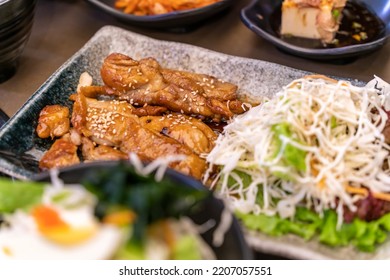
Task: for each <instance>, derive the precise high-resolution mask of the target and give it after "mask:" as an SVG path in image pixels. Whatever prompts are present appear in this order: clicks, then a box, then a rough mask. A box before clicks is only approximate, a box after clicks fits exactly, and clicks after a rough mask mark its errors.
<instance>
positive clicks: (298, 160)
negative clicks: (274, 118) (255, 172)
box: [272, 123, 306, 172]
mask: <svg viewBox="0 0 390 280" xmlns="http://www.w3.org/2000/svg"><path fill="white" fill-rule="evenodd" d="M272 131H273V132H274V134H275V143H276V147H277V149H276V153H275V155H276V154H278V153H279V151H280V149H281V147H282V141H281V140H280V136H285V137H288V138H290V139H291V140H293V141H295V142H299V141H298V140H297V139H294V137H293V135H292V133H291V131H290V129H289V125H288V124H287V123H280V124H275V125H273V126H272ZM305 158H306V152H305V151H303V150H300V149H298V148H296V147H295V146H292V145H290V144H287V145H286V147H285V149H284V153H283V160H284V161H285V163H286V165H289V166H292V167H294V168H295V169H296V170H298V171H302V172H305V171H306V162H305Z"/></svg>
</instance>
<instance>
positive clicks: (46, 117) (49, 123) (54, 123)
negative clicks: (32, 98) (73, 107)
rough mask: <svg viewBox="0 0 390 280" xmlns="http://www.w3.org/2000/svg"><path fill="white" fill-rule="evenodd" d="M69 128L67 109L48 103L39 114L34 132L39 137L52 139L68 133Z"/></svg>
mask: <svg viewBox="0 0 390 280" xmlns="http://www.w3.org/2000/svg"><path fill="white" fill-rule="evenodd" d="M69 128H70V122H69V109H68V108H67V107H65V106H61V105H48V106H45V107H44V108H43V109H42V111H41V112H40V114H39V119H38V126H37V128H36V132H37V134H38V136H39V137H40V138H48V137H51V138H52V139H53V138H55V137H61V136H63V135H64V134H66V133H68V132H69Z"/></svg>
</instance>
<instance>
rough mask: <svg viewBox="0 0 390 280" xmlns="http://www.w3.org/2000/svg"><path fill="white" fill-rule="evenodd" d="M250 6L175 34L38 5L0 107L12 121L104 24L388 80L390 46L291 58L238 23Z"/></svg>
mask: <svg viewBox="0 0 390 280" xmlns="http://www.w3.org/2000/svg"><path fill="white" fill-rule="evenodd" d="M249 2H250V1H249V0H240V1H238V0H237V1H236V3H235V4H234V5H233V7H232V8H231V9H229V10H228V11H226V12H225V13H223V14H221V15H218V16H217V17H215V18H213V19H211V20H209V21H207V22H205V23H203V24H202V25H200V26H198V27H197V28H196V29H194V30H191V31H188V32H184V33H174V32H167V31H161V30H151V29H146V28H141V27H136V26H130V25H127V24H124V23H122V22H119V21H117V20H116V19H115V18H113V17H111V16H110V15H107V14H105V13H103V12H102V11H100V10H97V9H96V8H95V7H93V6H91V5H90V4H88V3H87V2H85V1H82V0H38V5H37V10H36V16H35V22H34V26H33V30H32V34H31V37H30V39H29V41H28V44H27V46H26V49H25V51H24V53H23V56H22V58H21V62H20V68H19V69H18V72H17V73H16V75H15V76H13V77H12V78H11V79H10V80H8V81H6V82H5V83H2V84H0V108H2V109H3V110H4V111H5V112H6V113H7V114H8V115H10V116H12V115H13V114H14V113H15V112H16V111H17V110H18V109H19V108H20V107H21V106H22V105H23V103H24V102H25V101H26V100H27V99H28V98H29V96H31V94H33V93H34V92H35V91H36V90H37V89H38V88H39V86H40V85H41V84H42V83H43V82H44V81H45V80H46V79H47V78H48V77H49V76H50V75H51V74H52V73H53V72H54V71H55V70H56V69H58V68H59V67H60V66H61V65H62V64H63V63H64V62H65V61H66V60H67V59H68V58H70V57H71V56H72V55H73V54H74V53H75V52H76V51H77V50H78V49H80V48H81V47H82V46H83V45H84V44H85V43H86V42H87V41H88V40H89V39H90V38H91V37H92V36H93V35H94V34H95V32H96V31H98V30H99V29H100V28H101V27H102V26H105V25H116V26H120V27H123V28H126V29H128V30H131V31H133V32H137V33H141V34H144V35H147V36H149V37H152V38H156V39H162V40H169V41H176V42H183V43H188V44H192V45H196V46H201V47H204V48H208V49H212V50H215V51H218V52H222V53H226V54H230V55H236V56H241V57H249V58H255V59H261V60H266V61H271V62H275V63H279V64H282V65H287V66H290V67H294V68H298V69H302V70H307V71H312V72H317V73H321V74H325V75H335V76H340V77H347V78H353V79H359V80H363V81H369V80H370V79H371V78H372V77H373V75H378V76H380V77H382V78H383V79H385V80H387V81H390V43H387V44H386V45H385V46H384V47H383V48H381V49H380V50H379V51H376V52H374V53H372V54H369V55H365V56H364V57H360V58H358V59H356V60H354V61H352V62H349V63H344V64H334V63H329V62H318V61H311V60H307V59H303V58H299V57H295V56H292V55H289V54H286V53H283V52H281V51H279V50H278V49H276V48H275V47H274V46H273V45H271V44H270V43H268V42H267V41H265V40H263V39H261V38H260V37H258V36H257V35H256V34H254V33H253V32H252V31H250V30H249V29H248V28H247V27H246V26H245V25H244V24H243V23H242V22H241V20H240V10H241V9H242V8H243V7H244V6H245V5H247V4H248V3H249Z"/></svg>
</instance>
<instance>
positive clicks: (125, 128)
mask: <svg viewBox="0 0 390 280" xmlns="http://www.w3.org/2000/svg"><path fill="white" fill-rule="evenodd" d="M101 75H102V78H103V81H104V83H105V85H103V86H95V85H92V77H91V76H90V75H88V74H87V73H83V74H82V75H81V76H80V80H79V85H78V87H77V93H75V94H73V95H71V97H70V99H71V100H72V101H74V104H73V110H72V114H71V117H70V116H69V110H68V109H67V108H66V107H61V106H58V105H56V106H48V107H47V108H44V110H42V112H41V116H40V119H39V125H38V128H37V133H38V136H39V137H41V138H45V137H52V138H55V137H61V136H62V137H61V138H60V139H58V140H56V141H55V142H54V144H53V146H52V147H51V148H50V150H49V151H47V152H46V154H45V155H44V156H43V157H42V159H41V161H40V167H41V168H42V169H50V168H53V167H61V166H67V165H71V164H75V163H79V162H80V159H79V158H78V153H77V152H78V150H79V151H81V155H82V157H81V160H82V161H96V160H119V159H121V160H128V159H129V157H130V154H131V153H135V154H137V156H138V157H139V158H140V159H141V160H142V161H146V162H149V161H153V160H155V159H157V158H162V157H167V156H179V155H180V157H178V160H177V161H176V162H172V163H171V164H170V167H171V168H174V169H176V170H178V171H180V172H182V173H184V174H188V175H190V176H193V177H195V178H196V179H201V178H202V176H203V174H204V172H205V170H206V167H207V166H206V161H205V160H204V159H203V158H202V156H204V154H206V153H209V152H210V151H211V149H212V148H213V147H214V142H215V140H216V138H217V135H216V133H215V132H214V131H213V130H212V129H211V128H210V127H209V126H207V125H206V124H205V123H203V122H202V121H201V120H199V119H197V118H195V117H199V118H200V119H207V120H208V121H210V120H213V121H214V122H217V123H219V124H221V123H222V122H223V121H226V120H227V119H229V118H231V117H232V116H233V115H234V114H239V113H242V112H244V111H245V110H246V107H245V106H246V105H245V104H244V103H242V102H241V101H239V100H237V87H236V86H235V85H233V84H230V83H227V82H223V81H221V80H219V79H216V78H214V77H211V76H208V75H202V74H195V73H191V72H186V71H176V70H171V69H164V68H162V67H161V66H160V65H159V64H158V62H157V61H156V60H155V59H152V58H147V59H142V60H140V61H135V60H133V59H132V58H130V57H128V56H125V55H121V54H112V55H110V56H108V57H107V58H106V59H105V61H104V64H103V66H102V68H101ZM179 112H180V113H179ZM69 119H70V120H69ZM70 125H72V128H71V129H70V128H69V127H70Z"/></svg>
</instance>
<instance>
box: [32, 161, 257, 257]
mask: <svg viewBox="0 0 390 280" xmlns="http://www.w3.org/2000/svg"><path fill="white" fill-rule="evenodd" d="M121 164H124V165H125V166H126V167H129V168H132V169H134V168H133V166H132V165H131V164H130V163H129V162H118V161H108V162H90V163H84V164H79V165H74V166H71V167H67V168H62V169H60V170H59V171H60V172H59V178H60V179H61V180H63V181H64V182H65V183H66V184H80V183H81V182H83V180H85V179H86V178H90V177H91V176H96V174H99V173H102V172H108V174H111V172H112V171H113V170H114V169H116V168H118V167H120V165H121ZM150 176H153V175H150ZM35 180H37V181H45V182H50V173H47V172H46V173H41V174H38V175H36V177H35ZM164 180H169V181H170V182H171V183H172V184H175V185H178V186H180V187H183V188H191V189H196V190H199V191H206V192H207V193H208V194H209V195H208V196H207V197H206V199H204V200H203V201H202V203H201V205H200V206H201V207H199V208H198V210H197V211H196V212H194V213H192V214H191V215H190V216H189V217H190V218H191V219H192V220H193V221H194V222H195V223H196V224H198V225H202V224H205V223H206V222H207V221H208V220H210V219H213V220H215V221H216V225H215V226H214V227H212V228H211V229H209V230H208V231H207V232H205V233H204V234H202V238H203V239H204V240H205V241H206V243H207V244H209V246H211V248H212V249H213V251H214V253H215V255H216V257H217V259H224V260H229V259H236V260H247V259H252V258H253V255H252V251H251V249H249V247H248V246H247V244H246V242H245V240H244V236H243V233H242V232H241V229H240V225H239V223H238V221H237V220H236V219H235V218H234V216H232V218H233V222H232V223H231V226H230V227H229V229H228V230H227V231H226V234H225V238H224V242H223V244H222V245H221V246H214V245H213V241H212V240H213V233H214V231H215V230H216V227H217V226H218V224H219V222H220V220H221V215H222V213H223V211H224V210H225V205H224V203H223V201H222V200H220V199H218V198H216V197H215V196H213V195H212V193H211V192H209V190H207V189H206V188H205V187H204V186H203V185H202V184H201V183H200V182H199V181H197V180H195V179H193V178H191V177H189V176H186V175H183V174H181V173H178V172H176V171H174V170H171V169H168V170H167V171H166V172H165V175H164ZM131 183H137V178H133V177H131Z"/></svg>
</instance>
